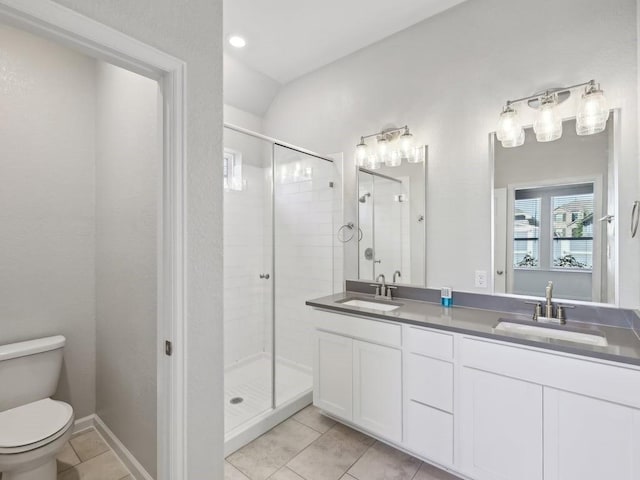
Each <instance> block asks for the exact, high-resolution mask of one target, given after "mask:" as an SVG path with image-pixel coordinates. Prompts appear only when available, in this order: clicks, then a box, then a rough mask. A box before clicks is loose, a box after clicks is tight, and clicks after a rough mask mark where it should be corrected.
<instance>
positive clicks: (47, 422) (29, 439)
mask: <svg viewBox="0 0 640 480" xmlns="http://www.w3.org/2000/svg"><path fill="white" fill-rule="evenodd" d="M72 418H73V408H71V405H68V404H66V403H64V402H59V401H57V400H52V399H50V398H46V399H44V400H38V401H37V402H33V403H28V404H27V405H21V406H19V407H16V408H11V409H9V410H5V411H4V412H0V448H16V447H23V446H26V445H30V444H33V443H37V442H40V441H42V440H44V439H46V438H48V437H51V436H52V435H55V434H56V433H58V432H59V431H60V430H62V429H63V428H64V427H65V426H66V425H67V424H68V423H69V421H70V420H71V419H72Z"/></svg>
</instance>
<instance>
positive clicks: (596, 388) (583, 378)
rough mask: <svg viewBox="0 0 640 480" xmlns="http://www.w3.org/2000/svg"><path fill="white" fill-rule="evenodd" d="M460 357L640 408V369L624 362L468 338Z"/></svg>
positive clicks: (473, 363) (487, 367) (502, 372)
mask: <svg viewBox="0 0 640 480" xmlns="http://www.w3.org/2000/svg"><path fill="white" fill-rule="evenodd" d="M461 360H462V364H463V365H465V366H469V367H473V368H475V369H478V370H484V371H487V372H494V373H497V374H500V375H504V376H506V377H512V378H517V379H521V380H525V381H527V382H531V383H537V384H539V385H545V386H548V387H553V388H557V389H559V390H565V391H569V392H573V393H578V394H581V395H586V396H589V397H593V398H599V399H602V400H607V401H610V402H614V403H619V404H622V405H628V406H630V407H633V408H640V370H637V369H634V368H629V367H626V366H623V365H615V364H613V365H612V364H606V363H602V362H600V361H598V360H596V359H590V358H587V357H584V359H583V358H576V357H573V356H566V355H562V354H555V353H547V352H545V351H540V350H535V349H533V348H530V347H520V346H516V345H507V344H503V343H496V342H494V341H490V340H480V339H475V338H468V337H467V338H464V339H463V341H462V346H461Z"/></svg>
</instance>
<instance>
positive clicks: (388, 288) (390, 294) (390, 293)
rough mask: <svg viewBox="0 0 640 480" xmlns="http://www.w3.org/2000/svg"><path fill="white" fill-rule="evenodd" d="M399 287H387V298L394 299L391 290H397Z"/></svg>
mask: <svg viewBox="0 0 640 480" xmlns="http://www.w3.org/2000/svg"><path fill="white" fill-rule="evenodd" d="M397 288H398V287H394V286H393V285H387V295H386V297H387V298H393V292H392V291H391V290H396V289H397Z"/></svg>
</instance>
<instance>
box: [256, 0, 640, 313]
mask: <svg viewBox="0 0 640 480" xmlns="http://www.w3.org/2000/svg"><path fill="white" fill-rule="evenodd" d="M544 12H553V14H552V15H546V14H545V13H544ZM541 19H544V20H541ZM636 19H637V16H636V2H635V1H634V0H620V1H617V2H614V4H611V3H610V2H609V3H605V2H598V1H595V0H586V1H585V0H562V1H553V0H540V1H537V2H529V1H525V0H473V1H469V2H465V3H463V4H460V5H458V6H456V7H454V8H452V9H450V10H448V11H445V12H443V13H442V14H440V15H437V16H435V17H432V18H430V19H428V20H426V21H424V22H422V23H419V24H417V25H415V26H413V27H411V28H409V29H407V30H405V31H403V32H400V33H398V34H396V35H394V36H392V37H389V38H387V39H385V40H383V41H381V42H379V43H377V44H374V45H372V46H370V47H367V48H365V49H363V50H361V51H359V52H357V53H355V54H353V55H350V56H348V57H346V58H344V59H341V60H339V61H337V62H335V63H333V64H331V65H328V66H327V67H324V68H322V69H320V70H318V71H316V72H314V73H311V74H309V75H307V76H305V77H303V78H301V79H299V80H296V81H294V82H292V83H291V84H289V85H287V86H285V87H283V88H282V89H281V90H280V92H279V93H278V95H277V96H276V98H275V99H274V101H273V103H272V105H271V107H270V109H269V111H268V112H267V114H266V116H265V131H266V133H267V134H268V135H272V136H275V137H281V138H285V139H287V141H290V142H293V143H296V144H300V145H305V146H306V147H307V148H310V149H312V150H316V151H325V152H326V151H344V152H346V154H347V157H346V158H345V161H349V160H350V161H352V155H353V154H352V152H353V150H354V148H355V144H356V143H357V142H358V139H359V137H360V136H361V135H363V134H367V133H369V132H374V131H377V130H379V129H381V128H384V127H387V126H390V125H395V126H399V125H404V124H409V126H410V127H411V129H412V132H413V133H414V135H415V137H416V139H417V140H418V141H419V142H420V143H425V144H428V145H429V165H428V185H427V215H426V217H427V232H428V233H427V265H428V267H427V285H428V286H430V287H440V286H442V285H451V286H453V288H454V289H458V290H469V291H474V290H475V291H483V292H486V290H484V289H480V290H478V289H476V288H475V287H474V270H486V271H488V272H490V271H491V198H492V193H491V165H490V161H489V155H488V142H487V135H488V133H489V132H490V131H493V130H495V125H496V121H497V118H498V114H499V113H500V110H501V108H502V106H503V104H504V102H505V101H506V100H507V99H510V98H517V97H520V96H524V95H529V94H532V93H534V92H536V91H539V90H540V89H541V88H545V87H548V86H555V85H559V86H564V85H571V84H574V83H578V82H582V81H586V80H589V79H591V78H595V79H597V80H598V81H600V82H601V83H602V86H603V88H604V89H605V92H606V95H607V97H608V99H609V101H610V104H611V106H613V107H620V108H621V109H622V112H623V115H622V116H623V118H622V128H621V141H622V148H621V152H620V154H621V155H620V178H621V179H624V184H623V185H622V187H621V191H620V204H621V206H622V207H623V208H624V209H625V213H622V216H621V225H620V230H621V231H628V227H629V223H628V222H629V220H628V218H627V217H628V212H626V209H627V207H628V205H630V203H631V200H632V198H634V197H636V196H637V191H638V190H637V183H638V165H637V163H638V162H637V141H636V137H637V133H638V130H637V124H636V122H637V115H636V110H637V108H636V100H637V98H636V95H637V90H638V83H637V51H636V49H637V47H636V40H637V29H636ZM572 112H573V113H572ZM574 112H575V103H574V102H571V101H569V102H567V104H565V105H564V108H563V114H564V115H566V116H570V115H572V114H575V113H574ZM525 122H526V123H532V118H525ZM345 182H347V183H348V184H352V185H355V169H350V168H346V169H345ZM345 195H347V197H346V201H345V221H354V220H355V218H356V215H357V211H356V192H355V191H353V189H351V190H349V191H346V192H345ZM461 217H464V218H465V221H464V222H452V221H451V219H452V218H461ZM470 231H471V232H474V242H471V243H469V242H468V232H470ZM347 248H348V249H350V250H348V251H347V253H346V257H347V258H348V259H350V260H347V263H346V265H345V268H346V271H345V276H346V278H355V277H356V274H357V272H356V266H357V251H356V248H357V246H356V245H355V243H353V244H351V245H347ZM639 249H640V247H639V245H638V242H633V241H631V239H630V238H629V236H625V237H624V239H623V240H621V258H622V259H623V263H622V264H623V265H624V264H626V265H638V264H640V260H639V253H640V252H639V251H638V250H639ZM639 276H640V269H637V268H633V269H626V270H625V271H624V273H622V274H621V278H620V287H621V299H622V305H624V306H630V305H637V304H639V303H640V302H639V301H638V298H639V295H640V289H639V288H638V285H639V283H640V281H639Z"/></svg>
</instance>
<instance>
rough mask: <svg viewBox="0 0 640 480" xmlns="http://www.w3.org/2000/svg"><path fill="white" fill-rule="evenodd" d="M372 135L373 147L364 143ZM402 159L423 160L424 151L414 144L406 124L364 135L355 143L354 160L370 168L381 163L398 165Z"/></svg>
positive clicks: (378, 166) (416, 161) (409, 160)
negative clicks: (374, 140) (374, 142)
mask: <svg viewBox="0 0 640 480" xmlns="http://www.w3.org/2000/svg"><path fill="white" fill-rule="evenodd" d="M372 137H375V138H376V144H375V148H373V146H369V145H367V143H366V139H368V138H372ZM403 160H406V161H407V162H409V163H419V162H420V161H424V153H423V152H421V147H416V146H415V145H414V139H413V134H412V133H411V132H410V131H409V127H408V126H407V125H405V126H404V127H400V128H388V129H385V130H382V131H380V132H377V133H372V134H371V135H364V136H362V137H360V143H358V144H357V145H356V162H357V163H358V165H359V166H361V167H366V168H368V169H370V170H376V169H378V168H380V167H381V166H382V165H386V166H387V167H398V166H400V165H401V164H402V161H403Z"/></svg>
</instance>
